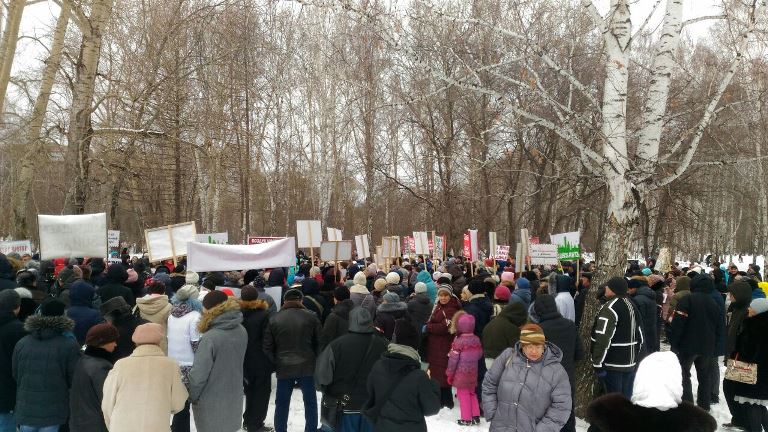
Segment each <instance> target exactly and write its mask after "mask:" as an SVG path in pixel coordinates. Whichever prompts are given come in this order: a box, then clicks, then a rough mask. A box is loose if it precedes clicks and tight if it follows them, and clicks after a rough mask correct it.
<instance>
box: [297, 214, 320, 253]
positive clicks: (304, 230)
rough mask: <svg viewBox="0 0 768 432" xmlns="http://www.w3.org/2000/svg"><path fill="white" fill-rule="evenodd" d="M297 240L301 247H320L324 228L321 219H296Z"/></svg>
mask: <svg viewBox="0 0 768 432" xmlns="http://www.w3.org/2000/svg"><path fill="white" fill-rule="evenodd" d="M296 240H297V242H298V244H299V247H300V248H316V247H320V243H321V242H322V241H323V228H322V227H321V225H320V221H319V220H313V221H310V220H299V221H296Z"/></svg>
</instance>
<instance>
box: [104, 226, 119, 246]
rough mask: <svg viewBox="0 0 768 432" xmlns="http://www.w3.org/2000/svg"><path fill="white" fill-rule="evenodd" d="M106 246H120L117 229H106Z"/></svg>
mask: <svg viewBox="0 0 768 432" xmlns="http://www.w3.org/2000/svg"><path fill="white" fill-rule="evenodd" d="M107 246H109V247H111V248H119V247H120V231H117V230H109V231H107Z"/></svg>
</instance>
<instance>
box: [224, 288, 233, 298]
mask: <svg viewBox="0 0 768 432" xmlns="http://www.w3.org/2000/svg"><path fill="white" fill-rule="evenodd" d="M221 292H223V293H224V294H226V295H227V297H234V296H235V293H234V291H232V289H230V288H222V289H221Z"/></svg>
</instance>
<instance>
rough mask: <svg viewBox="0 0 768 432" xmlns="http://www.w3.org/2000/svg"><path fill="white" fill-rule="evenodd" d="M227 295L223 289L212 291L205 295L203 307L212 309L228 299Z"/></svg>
mask: <svg viewBox="0 0 768 432" xmlns="http://www.w3.org/2000/svg"><path fill="white" fill-rule="evenodd" d="M227 298H228V297H227V295H226V294H225V293H223V292H221V291H211V292H209V293H208V294H206V295H205V297H203V307H204V308H206V309H212V308H215V307H216V306H218V305H220V304H222V303H224V302H225V301H227Z"/></svg>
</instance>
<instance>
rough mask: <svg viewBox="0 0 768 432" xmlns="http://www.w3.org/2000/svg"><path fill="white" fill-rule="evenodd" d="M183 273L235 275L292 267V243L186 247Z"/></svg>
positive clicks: (291, 239) (193, 243)
mask: <svg viewBox="0 0 768 432" xmlns="http://www.w3.org/2000/svg"><path fill="white" fill-rule="evenodd" d="M186 247H187V270H189V271H193V272H208V271H235V270H251V269H263V268H274V267H290V266H293V265H295V264H296V239H295V238H294V237H288V238H284V239H281V240H275V241H271V242H269V243H262V244H255V245H217V244H207V243H197V242H189V243H187V246H186Z"/></svg>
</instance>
